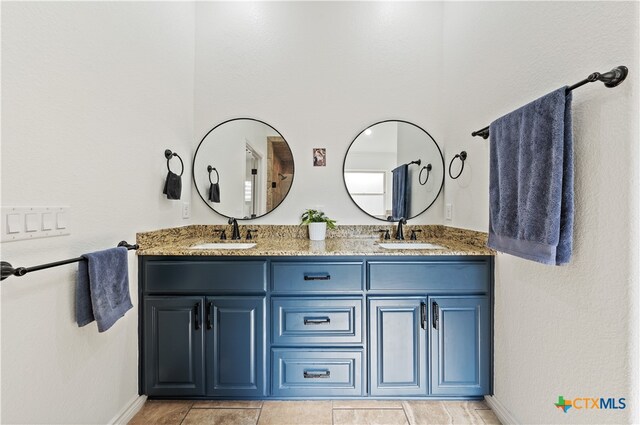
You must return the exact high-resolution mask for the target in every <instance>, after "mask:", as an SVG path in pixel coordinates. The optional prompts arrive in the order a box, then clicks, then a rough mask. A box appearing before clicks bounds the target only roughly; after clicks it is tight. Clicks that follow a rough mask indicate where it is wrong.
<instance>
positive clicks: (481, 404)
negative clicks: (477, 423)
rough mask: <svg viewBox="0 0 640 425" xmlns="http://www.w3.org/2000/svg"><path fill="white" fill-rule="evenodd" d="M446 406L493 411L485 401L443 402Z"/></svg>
mask: <svg viewBox="0 0 640 425" xmlns="http://www.w3.org/2000/svg"><path fill="white" fill-rule="evenodd" d="M442 403H444V404H445V406H462V407H467V408H469V409H484V410H486V409H491V408H490V407H489V405H488V404H487V402H486V401H484V400H459V401H443V402H442Z"/></svg>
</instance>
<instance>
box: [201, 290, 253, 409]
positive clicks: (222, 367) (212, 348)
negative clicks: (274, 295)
mask: <svg viewBox="0 0 640 425" xmlns="http://www.w3.org/2000/svg"><path fill="white" fill-rule="evenodd" d="M264 307H265V297H217V298H216V297H208V298H207V299H206V306H205V308H206V311H205V333H206V338H205V340H206V353H207V359H206V360H207V361H206V364H207V394H208V395H211V396H228V397H261V396H264V395H265V383H264V368H265V365H264V335H265V328H264V326H265V321H264V311H265V308H264Z"/></svg>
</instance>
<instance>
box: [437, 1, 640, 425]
mask: <svg viewBox="0 0 640 425" xmlns="http://www.w3.org/2000/svg"><path fill="white" fill-rule="evenodd" d="M444 15H445V23H444V45H445V49H444V74H445V75H446V79H445V96H444V100H445V106H446V114H445V122H444V126H445V130H444V132H445V135H446V143H447V156H446V164H447V165H448V161H449V160H450V159H451V157H452V156H453V155H455V153H457V152H459V151H460V150H463V149H464V150H466V151H467V152H468V153H469V159H468V160H467V165H466V167H465V171H464V174H463V176H465V175H466V177H465V180H462V181H461V182H457V183H456V182H451V180H449V179H447V182H446V185H445V188H446V199H447V200H448V202H452V203H453V204H454V220H453V222H452V224H453V225H454V226H459V227H466V228H471V229H477V230H483V231H486V229H487V223H488V170H487V168H486V164H487V163H488V142H487V141H483V140H482V139H479V138H472V137H470V135H469V133H470V132H471V131H473V130H477V129H480V128H482V127H484V126H485V125H488V124H489V123H490V122H491V121H492V120H494V119H496V118H498V117H500V116H502V115H503V114H505V113H507V112H509V111H511V110H513V109H515V108H517V107H519V106H521V105H523V104H525V103H527V102H528V101H530V100H533V99H535V98H537V97H539V96H541V95H543V94H546V93H547V92H549V91H551V90H553V89H555V88H557V87H559V86H561V85H565V84H573V83H575V82H577V81H579V80H581V79H583V78H585V77H586V76H587V75H588V74H589V73H591V72H593V71H601V72H604V71H608V70H609V69H611V68H612V67H614V66H616V65H627V66H628V67H629V69H630V73H631V74H630V78H629V79H628V80H627V81H625V82H624V83H623V84H622V85H621V86H619V87H617V88H615V89H607V88H605V87H604V86H603V85H602V84H601V83H594V84H590V85H588V86H585V87H582V88H580V89H578V90H576V91H575V92H574V97H573V99H574V100H573V116H574V133H575V137H574V140H575V167H576V175H575V202H576V205H575V208H576V221H575V238H574V239H575V249H574V257H573V260H572V261H571V263H570V264H569V265H568V266H565V267H549V266H544V265H540V264H537V263H533V262H529V261H525V260H521V259H517V258H515V257H511V256H508V255H498V257H497V263H496V271H495V274H496V305H495V396H496V399H497V400H498V401H499V402H501V403H502V404H503V405H504V406H506V407H507V408H508V410H509V411H510V412H511V413H512V414H513V416H514V417H515V418H516V420H518V421H520V422H522V423H628V422H636V423H637V422H638V421H639V420H640V418H639V417H638V416H637V411H638V406H637V400H638V391H637V389H638V388H637V386H638V384H637V379H638V369H637V358H638V356H637V344H638V343H637V341H638V333H637V320H638V306H637V289H638V263H637V261H638V222H639V218H638V171H637V170H638V162H639V160H640V156H639V155H638V141H639V140H638V116H639V110H638V70H639V69H640V68H639V66H638V3H637V2H626V3H624V2H602V3H598V2H514V3H508V2H497V3H480V2H478V3H446V5H445V13H444ZM558 395H564V396H565V398H568V399H569V398H573V397H626V398H627V401H628V404H627V406H628V408H627V409H626V410H621V411H613V410H601V411H593V410H592V411H576V410H575V409H572V410H570V411H569V412H568V413H567V414H564V413H562V412H561V411H559V410H558V409H556V408H555V407H554V406H553V403H554V402H555V401H556V400H557V397H558ZM634 410H635V412H636V413H635V414H636V416H635V417H633V416H631V415H632V412H633V411H634Z"/></svg>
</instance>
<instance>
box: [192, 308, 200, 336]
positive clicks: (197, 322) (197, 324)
mask: <svg viewBox="0 0 640 425" xmlns="http://www.w3.org/2000/svg"><path fill="white" fill-rule="evenodd" d="M193 308H194V309H195V324H194V327H195V329H196V330H197V331H199V330H200V303H196V305H195V306H194V307H193Z"/></svg>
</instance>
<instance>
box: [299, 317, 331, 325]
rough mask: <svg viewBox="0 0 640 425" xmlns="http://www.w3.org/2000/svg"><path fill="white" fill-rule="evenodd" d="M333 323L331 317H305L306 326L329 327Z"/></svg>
mask: <svg viewBox="0 0 640 425" xmlns="http://www.w3.org/2000/svg"><path fill="white" fill-rule="evenodd" d="M329 323H331V318H329V317H305V318H304V324H305V325H328V324H329Z"/></svg>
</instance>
